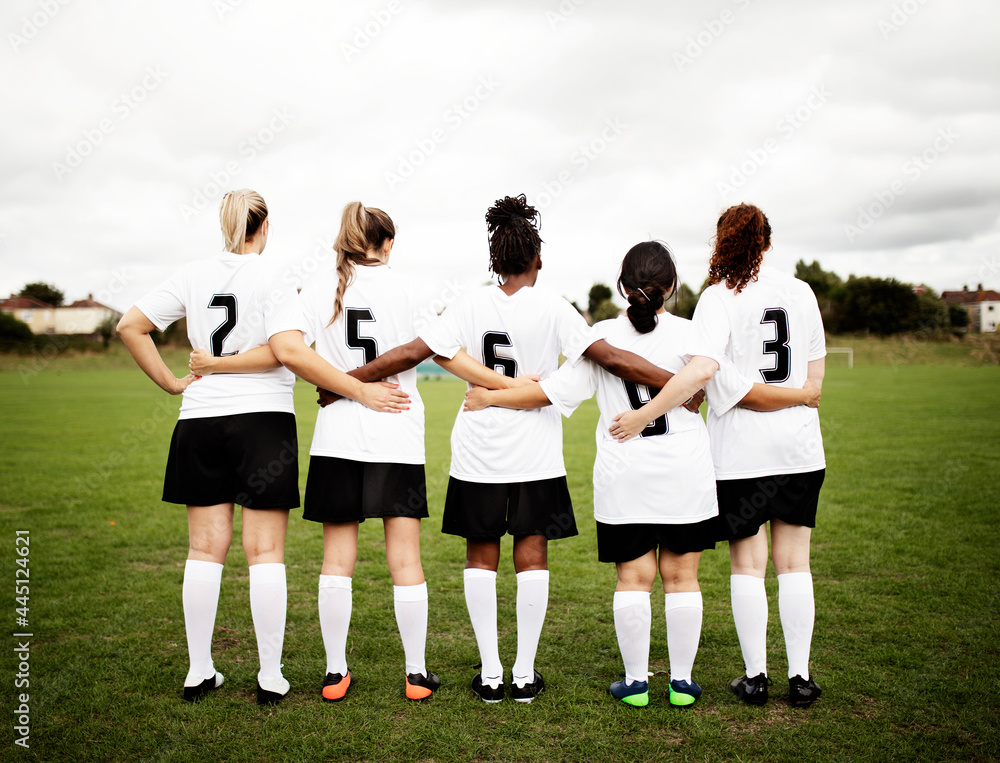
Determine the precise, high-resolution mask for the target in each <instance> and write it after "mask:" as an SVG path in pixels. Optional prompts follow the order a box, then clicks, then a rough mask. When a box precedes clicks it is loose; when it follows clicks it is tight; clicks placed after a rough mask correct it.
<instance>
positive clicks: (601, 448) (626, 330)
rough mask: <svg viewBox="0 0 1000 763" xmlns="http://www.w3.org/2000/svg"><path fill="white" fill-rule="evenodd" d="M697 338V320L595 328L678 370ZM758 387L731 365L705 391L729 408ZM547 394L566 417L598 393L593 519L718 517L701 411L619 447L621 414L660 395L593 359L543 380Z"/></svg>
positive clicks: (662, 318) (660, 423) (675, 416)
mask: <svg viewBox="0 0 1000 763" xmlns="http://www.w3.org/2000/svg"><path fill="white" fill-rule="evenodd" d="M692 334H693V327H692V324H691V322H690V321H688V320H685V319H684V318H678V317H677V316H674V315H671V314H670V313H661V314H660V315H659V316H658V320H657V324H656V328H654V329H653V330H652V331H651V332H649V333H648V334H640V333H639V332H638V331H636V330H635V328H633V326H632V323H631V322H630V321H629V320H628V318H627V317H625V316H624V315H623V316H619V317H618V318H615V319H614V320H609V321H602V322H601V323H598V324H596V325H595V326H594V333H593V335H592V339H593V340H594V341H596V340H597V339H606V340H607V341H608V343H610V344H612V345H614V346H615V347H619V348H621V349H623V350H629V351H630V352H634V353H635V354H636V355H639V356H641V357H643V358H645V359H646V360H648V361H650V362H651V363H653V364H654V365H656V366H659V367H660V368H663V369H664V370H667V371H670V372H671V373H677V372H678V371H680V370H681V368H682V367H683V366H684V365H685V363H686V362H687V361H688V360H689V359H690V358H689V356H688V355H687V351H688V347H689V346H690V344H691V337H692ZM752 386H753V383H752V382H750V381H747V380H745V379H743V378H742V377H740V376H739V375H738V374H736V373H735V369H733V367H732V365H731V364H726V365H724V366H723V368H721V369H720V371H719V373H717V374H716V375H715V377H714V378H713V380H712V382H711V383H710V384H709V385H708V388H707V389H706V394H707V395H708V398H709V400H710V402H711V404H712V405H713V406H715V407H716V408H717V409H719V410H726V409H728V408H730V407H732V406H734V405H736V404H737V403H738V402H739V401H740V400H741V399H742V398H743V396H744V395H746V393H747V392H748V391H749V390H750V388H751V387H752ZM542 389H543V390H544V392H545V394H546V396H547V397H548V398H549V400H550V401H551V402H552V407H553V408H555V409H556V410H558V411H559V412H560V413H562V414H563V415H564V416H569V415H570V414H572V413H573V411H575V410H576V408H577V406H579V405H580V403H581V402H583V401H584V400H587V399H589V398H590V397H591V396H592V395H593V394H594V393H595V392H596V393H597V407H598V408H599V409H600V411H601V417H600V420H599V421H598V423H597V434H596V437H597V457H596V459H595V460H594V518H595V519H596V520H597V521H598V522H603V523H605V524H611V525H620V524H691V523H694V522H700V521H702V520H705V519H710V518H711V517H714V516H716V515H717V514H718V513H719V508H718V503H717V501H716V495H715V470H714V469H713V468H712V456H711V452H710V448H709V441H708V431H707V430H706V428H705V422H704V421H703V420H702V418H701V415H700V414H698V413H692V412H691V411H689V410H687V409H686V408H683V407H678V408H675V409H673V410H672V411H668V412H667V413H666V414H664V415H663V416H661V417H659V418H658V419H656V420H655V421H653V422H652V423H651V424H649V425H648V426H647V427H646V429H644V430H643V432H642V434H640V436H639V437H634V438H632V439H631V440H628V441H626V442H623V443H620V442H617V441H616V440H615V439H614V438H612V436H611V435H610V434H609V433H608V428H609V427H610V426H611V425H612V423H613V421H614V418H615V416H617V415H618V414H619V413H621V412H623V411H628V410H634V409H636V408H641V407H642V406H643V405H644V404H645V403H646V402H648V401H649V399H650V397H651V396H653V395H655V394H656V393H657V391H658V390H655V389H649V388H648V387H645V386H643V385H639V384H635V383H633V382H629V381H625V380H624V379H619V378H618V377H617V376H613V375H611V374H610V373H608V372H607V371H605V370H604V369H603V368H601V367H600V366H598V365H597V364H595V363H593V362H591V361H589V360H586V359H583V360H580V361H579V362H578V363H565V364H563V366H562V368H560V369H559V370H558V371H557V372H556V373H555V374H554V375H553V376H551V377H550V378H548V379H545V380H544V381H542Z"/></svg>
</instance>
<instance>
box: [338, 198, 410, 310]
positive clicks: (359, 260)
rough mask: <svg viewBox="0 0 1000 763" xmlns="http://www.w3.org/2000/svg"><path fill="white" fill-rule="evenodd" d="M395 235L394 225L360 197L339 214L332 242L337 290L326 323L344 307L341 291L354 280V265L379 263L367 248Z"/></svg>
mask: <svg viewBox="0 0 1000 763" xmlns="http://www.w3.org/2000/svg"><path fill="white" fill-rule="evenodd" d="M394 238H396V226H395V225H393V223H392V219H391V218H390V217H389V215H387V214H386V213H385V212H383V211H382V210H381V209H375V207H368V208H367V209H366V208H365V207H364V205H363V204H362V203H361V202H360V201H352V202H351V203H350V204H348V205H347V206H346V207H344V212H343V214H342V215H341V217H340V232H339V233H338V234H337V240H336V241H335V242H334V243H333V248H334V251H336V252H337V294H336V297H335V298H334V301H333V317H332V318H330V323H328V324H327V325H328V326H329V325H330V324H332V323H333V322H334V321H335V320H337V318H338V317H340V313H341V312H343V309H344V293H345V292H346V291H347V287H348V286H350V284H351V281H353V280H354V268H355V266H356V265H379V264H381V260H379V259H378V258H377V257H370V256H369V252H372V251H378V250H379V249H381V248H382V247H383V246H385V242H386V241H388V240H390V239H394Z"/></svg>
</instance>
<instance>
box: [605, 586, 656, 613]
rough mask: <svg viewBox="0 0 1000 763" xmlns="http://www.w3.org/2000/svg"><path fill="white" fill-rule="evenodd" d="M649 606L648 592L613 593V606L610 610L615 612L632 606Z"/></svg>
mask: <svg viewBox="0 0 1000 763" xmlns="http://www.w3.org/2000/svg"><path fill="white" fill-rule="evenodd" d="M636 605H638V606H645V607H648V606H649V592H648V591H615V599H614V605H613V606H612V609H613V610H614V611H615V612H617V611H618V610H619V609H625V607H634V606H636Z"/></svg>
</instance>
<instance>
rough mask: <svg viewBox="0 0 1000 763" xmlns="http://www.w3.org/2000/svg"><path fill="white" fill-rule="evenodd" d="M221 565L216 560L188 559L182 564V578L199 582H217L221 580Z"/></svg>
mask: <svg viewBox="0 0 1000 763" xmlns="http://www.w3.org/2000/svg"><path fill="white" fill-rule="evenodd" d="M222 567H223V565H221V564H218V563H217V562H203V561H201V560H200V559H188V560H187V563H185V565H184V579H185V580H192V581H194V580H196V581H198V582H201V583H218V582H220V581H221V580H222Z"/></svg>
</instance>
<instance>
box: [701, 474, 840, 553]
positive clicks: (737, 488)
mask: <svg viewBox="0 0 1000 763" xmlns="http://www.w3.org/2000/svg"><path fill="white" fill-rule="evenodd" d="M825 478H826V469H819V470H817V471H813V472H802V473H799V474H776V475H772V476H768V477H752V478H750V479H740V480H718V481H717V482H716V483H715V486H716V493H717V495H718V499H719V516H718V517H717V519H716V520H715V522H716V528H715V533H714V536H715V539H716V540H717V541H734V540H743V539H744V538H750V537H753V536H754V535H756V534H757V533H758V532H759V531H760V528H761V526H762V525H764V524H766V523H767V522H770V521H771V520H772V519H780V520H781V521H782V522H787V523H788V524H790V525H798V526H800V527H810V528H812V527H816V509H817V507H818V505H819V493H820V488H822V487H823V481H824V479H825Z"/></svg>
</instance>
